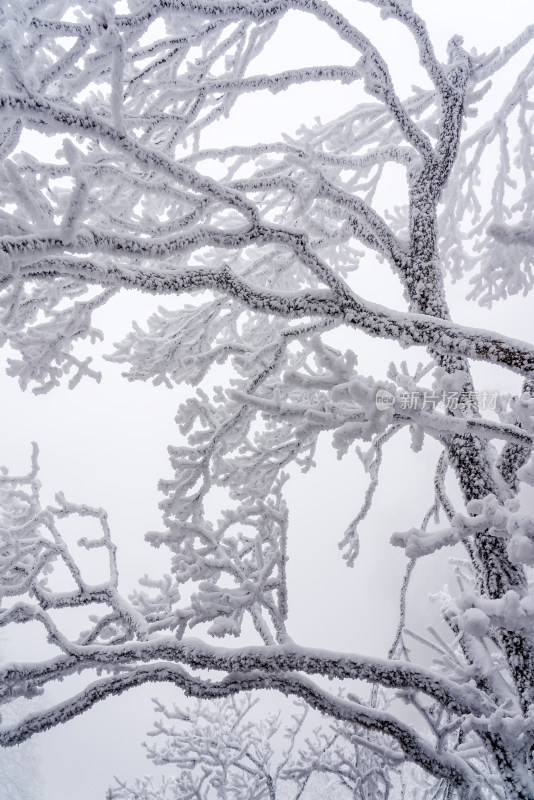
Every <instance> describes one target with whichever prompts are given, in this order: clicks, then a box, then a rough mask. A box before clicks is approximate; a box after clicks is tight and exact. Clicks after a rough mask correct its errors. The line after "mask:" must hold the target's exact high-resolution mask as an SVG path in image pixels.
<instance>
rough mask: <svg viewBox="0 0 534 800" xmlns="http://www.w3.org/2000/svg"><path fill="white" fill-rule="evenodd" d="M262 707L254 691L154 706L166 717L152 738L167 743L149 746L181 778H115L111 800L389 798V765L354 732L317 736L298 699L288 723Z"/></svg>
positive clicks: (341, 729) (331, 730) (322, 731)
mask: <svg viewBox="0 0 534 800" xmlns="http://www.w3.org/2000/svg"><path fill="white" fill-rule="evenodd" d="M259 702H260V700H259V698H258V697H253V695H251V694H250V693H246V694H245V695H244V696H241V697H237V698H236V697H231V698H224V699H222V700H216V701H206V700H197V701H196V703H195V704H194V705H189V706H187V707H183V706H176V705H175V706H174V708H172V709H169V708H167V707H166V706H165V705H163V704H162V703H160V702H159V701H155V704H156V710H157V711H158V714H159V715H160V717H159V719H158V720H157V721H156V723H155V725H154V730H153V731H152V732H150V733H149V736H153V737H156V738H158V739H159V740H161V739H162V740H163V741H162V742H161V741H160V742H159V743H158V744H155V745H150V744H145V747H146V748H147V753H148V757H149V758H150V760H151V761H152V762H153V764H155V765H158V766H167V767H168V766H172V767H173V768H174V769H175V770H176V772H175V774H170V775H168V776H167V777H164V778H161V779H160V780H157V779H155V778H153V777H151V776H144V777H143V778H139V779H137V780H136V781H135V782H134V783H132V784H128V783H127V782H125V781H121V780H119V779H116V782H117V784H118V785H117V786H116V787H115V788H113V789H110V790H109V792H108V797H109V800H139V798H142V799H143V800H187V799H188V798H192V797H195V798H197V799H198V800H213V798H226V799H227V800H252V799H253V798H254V800H261V798H264V800H281V798H284V799H285V798H287V800H297V798H302V800H311V799H312V798H316V797H324V796H325V794H328V795H331V796H334V797H336V798H339V800H342V798H347V800H350V798H352V797H361V798H367V797H369V798H376V800H380V798H384V797H387V794H388V788H389V778H388V777H387V773H386V771H385V769H384V763H383V761H382V760H381V759H380V758H378V756H377V755H376V754H373V753H371V752H369V750H368V749H367V748H366V747H362V746H361V744H359V741H363V740H362V739H361V735H360V737H358V736H357V735H356V732H355V730H354V728H352V729H350V730H349V726H339V725H332V726H328V727H326V726H324V725H323V726H316V727H315V728H314V729H313V730H311V729H310V726H309V721H308V722H307V716H308V712H309V709H308V707H307V706H306V705H305V704H303V703H302V702H300V703H299V702H298V701H297V702H296V705H295V704H293V706H292V710H293V713H292V714H290V711H291V707H290V708H289V709H285V711H286V712H287V716H288V717H289V718H288V719H287V721H284V718H285V716H286V714H285V713H284V716H283V715H282V710H279V711H278V712H277V713H269V714H268V715H267V716H266V717H263V718H262V719H259V720H258V719H257V718H256V717H257V714H258V708H257V704H258V703H259ZM255 707H256V711H255V712H254V711H253V709H254V708H255ZM251 712H252V713H251ZM360 734H361V732H360ZM354 737H356V740H357V741H354ZM395 766H396V767H397V771H398V772H400V771H399V770H398V765H395Z"/></svg>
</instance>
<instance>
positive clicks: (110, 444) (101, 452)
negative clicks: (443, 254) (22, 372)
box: [0, 0, 533, 800]
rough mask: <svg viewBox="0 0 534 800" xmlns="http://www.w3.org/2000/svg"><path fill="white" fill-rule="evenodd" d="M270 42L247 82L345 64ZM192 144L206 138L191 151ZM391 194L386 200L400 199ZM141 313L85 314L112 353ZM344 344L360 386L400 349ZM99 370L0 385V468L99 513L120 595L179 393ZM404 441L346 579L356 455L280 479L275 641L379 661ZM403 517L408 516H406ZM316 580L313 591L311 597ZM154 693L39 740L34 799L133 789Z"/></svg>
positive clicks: (407, 463)
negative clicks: (285, 618)
mask: <svg viewBox="0 0 534 800" xmlns="http://www.w3.org/2000/svg"><path fill="white" fill-rule="evenodd" d="M336 5H338V6H339V7H340V8H342V10H344V13H347V14H350V9H351V8H353V7H354V3H353V2H351V1H350V0H346V2H341V0H339V2H338V3H337V4H336ZM414 7H415V8H416V10H417V11H418V12H419V13H420V14H422V15H423V16H426V18H427V22H428V26H429V29H430V33H431V35H432V36H433V38H434V41H435V43H436V49H437V50H438V53H439V54H440V55H441V54H443V53H444V49H445V44H446V42H447V40H448V39H449V38H450V35H452V34H453V33H462V34H463V35H464V36H465V46H466V47H468V48H470V47H471V46H475V47H477V49H478V50H479V51H489V50H491V49H493V47H495V46H496V45H498V44H504V43H506V42H508V41H509V40H511V39H512V38H513V37H514V36H515V35H516V34H517V33H518V32H519V31H520V30H521V29H522V28H523V27H524V26H525V25H526V24H528V23H529V22H531V10H530V9H531V3H530V2H528V1H527V0H508V2H507V3H506V4H503V3H502V2H501V0H447V2H436V1H435V0H419V2H418V1H417V0H414ZM358 8H361V10H359V11H358V16H357V20H356V21H357V23H358V24H361V26H362V28H363V29H364V32H366V33H368V35H370V36H371V38H373V40H374V41H376V43H377V44H378V45H379V46H380V47H382V48H383V52H384V53H389V59H390V63H391V64H392V66H391V72H392V74H393V76H394V80H395V83H396V85H397V87H398V90H399V92H400V93H401V95H402V94H404V93H405V92H407V91H409V88H410V85H411V84H412V83H420V82H422V80H423V78H422V77H421V74H422V73H421V70H420V68H419V66H418V64H417V61H416V60H415V61H414V59H413V58H412V57H411V56H410V53H413V47H412V46H411V43H409V42H408V38H409V37H408V36H407V34H404V32H401V33H399V28H398V26H395V25H394V24H393V23H391V22H389V23H387V24H383V23H382V24H378V25H377V24H376V20H377V18H378V14H377V11H376V9H373V8H371V7H369V8H368V7H365V6H358ZM297 24H299V25H300V26H299V28H298V30H297V29H296V25H297ZM274 41H277V42H278V44H277V47H276V50H275V49H274V43H272V44H271V45H270V49H269V48H268V49H267V50H266V52H265V54H264V55H263V56H262V57H261V58H260V59H258V62H257V71H258V72H268V71H280V70H282V69H283V68H286V67H287V68H294V67H297V66H303V65H305V64H318V63H323V62H324V63H329V62H330V63H332V62H334V63H342V62H343V61H344V60H345V58H344V54H343V52H342V50H341V49H340V47H339V44H338V42H337V40H334V38H333V36H332V37H330V35H329V34H328V33H327V34H325V33H324V29H323V28H321V29H320V28H319V26H318V25H317V24H316V23H313V24H312V25H311V26H310V28H309V29H308V28H304V27H302V23H298V21H297V15H295V14H293V15H288V19H287V21H286V22H284V23H283V25H282V26H281V29H280V31H279V35H278V37H277V38H275V40H274ZM350 58H351V60H352V55H351V56H350ZM408 68H409V69H408ZM353 92H354V88H353V87H339V86H338V85H337V84H330V85H328V87H322V88H319V87H318V86H317V85H314V86H313V87H312V88H311V89H307V88H299V89H292V90H291V91H288V92H285V93H282V94H279V95H276V96H275V97H273V96H272V95H269V96H266V94H265V93H263V94H262V95H261V96H258V97H254V96H253V95H247V96H246V97H245V98H243V99H242V100H241V101H239V103H238V104H237V106H236V109H235V112H234V113H233V114H232V115H231V116H230V119H229V120H228V121H227V122H225V123H224V125H222V126H220V127H219V128H218V130H217V133H216V136H214V140H213V141H214V142H216V143H217V144H219V145H221V146H224V145H225V144H229V143H231V142H234V141H235V140H236V136H238V137H239V139H240V140H241V141H242V142H243V143H246V142H255V141H258V140H264V141H265V140H269V139H278V138H279V135H280V132H281V131H284V130H285V131H287V132H289V133H292V132H293V131H294V129H296V128H297V127H298V125H299V124H300V123H301V122H302V121H306V122H311V121H312V120H313V118H314V117H315V116H316V115H320V116H321V118H323V119H327V118H328V117H329V116H334V115H336V114H337V113H339V111H341V110H343V108H345V107H349V106H348V104H349V103H352V102H353V97H354V95H353ZM212 143H213V142H212ZM205 144H206V145H209V144H210V142H209V141H208V140H206V142H205ZM392 188H393V187H392ZM394 191H395V192H398V194H399V200H398V201H397V202H400V198H401V197H402V191H398V190H397V189H396V188H394ZM375 270H376V265H375V264H373V263H371V262H369V263H368V265H367V266H366V265H364V266H363V267H362V268H361V270H360V271H359V273H358V281H359V284H360V286H363V287H364V290H361V289H360V291H361V293H362V294H365V296H366V297H368V298H369V299H376V300H379V301H380V302H383V303H384V304H385V305H388V304H389V305H397V306H398V307H402V306H400V302H401V301H400V295H399V293H398V289H397V288H395V283H394V281H393V282H392V288H391V289H388V290H386V287H385V285H384V283H383V280H382V279H380V280H379V281H377V280H376V277H375V274H376V273H375ZM381 274H382V275H383V274H384V271H383V270H382V271H381ZM464 294H465V286H463V287H460V288H458V287H455V288H454V290H453V291H452V297H453V302H452V303H451V305H452V311H453V317H454V318H455V319H456V320H457V321H459V322H466V323H469V324H472V325H473V324H478V325H480V326H482V327H490V328H494V329H497V330H499V329H500V330H502V331H503V332H506V333H507V334H508V335H511V336H516V337H518V338H523V339H529V338H530V337H531V335H532V325H533V323H532V321H531V318H530V315H529V314H528V313H527V310H528V309H527V306H526V304H524V302H523V301H522V299H518V298H512V300H511V301H510V302H509V303H508V308H507V309H506V308H504V307H497V308H494V309H493V310H492V311H491V312H487V311H483V310H480V309H478V308H473V307H472V306H469V307H468V306H467V305H466V304H465V303H464V302H463V301H462V297H463V295H464ZM151 303H152V301H151V300H150V299H149V298H147V297H146V296H144V295H140V294H134V295H131V296H129V297H127V298H120V299H119V301H115V302H114V303H113V306H110V307H109V308H107V309H105V310H104V311H103V312H102V313H101V314H100V315H99V319H100V321H99V322H97V324H100V325H101V326H102V328H103V329H105V331H106V334H107V342H108V350H109V349H110V348H109V344H110V343H111V342H113V341H117V340H118V339H119V338H121V336H122V335H123V334H124V333H126V332H127V330H128V327H129V323H130V320H131V319H132V318H135V319H136V320H137V321H139V322H143V320H144V319H145V318H146V316H147V313H148V311H147V307H148V306H150V304H151ZM352 341H354V343H355V344H354V346H355V347H356V349H357V351H358V355H359V363H360V366H361V369H362V372H363V373H364V374H366V373H367V374H372V373H373V371H374V367H375V364H376V363H377V362H379V363H382V362H384V363H385V364H387V362H388V361H389V360H391V359H392V358H396V359H397V362H398V361H399V360H400V358H399V354H400V350H398V348H395V347H394V345H392V344H391V343H390V342H378V343H377V342H373V344H372V346H371V345H370V342H369V340H368V339H366V338H365V337H363V336H361V335H359V334H354V335H353V338H352V339H351V340H350V341H349V340H348V339H347V341H345V342H344V343H343V346H344V347H349V346H351V345H352ZM401 357H406V353H404V354H403V355H402V356H401ZM100 366H102V368H103V371H104V378H103V381H102V383H101V384H100V385H97V384H95V383H93V382H90V381H87V380H84V381H82V383H81V384H80V385H79V386H78V387H77V388H76V390H75V391H73V392H69V391H67V390H56V391H53V392H51V393H50V394H48V395H45V396H39V397H36V396H34V395H31V394H29V393H21V392H20V390H19V388H18V385H17V384H16V383H15V382H14V381H13V380H12V379H8V378H5V377H4V376H0V391H1V398H2V400H1V410H2V413H1V414H0V448H1V449H0V463H4V464H6V465H8V466H9V468H10V470H12V471H14V472H25V471H26V470H27V467H28V463H29V454H30V442H31V441H32V440H35V441H37V442H38V443H39V445H40V450H41V458H40V461H41V480H42V482H43V491H44V495H45V497H46V498H47V499H49V500H50V501H52V499H53V494H54V492H56V491H57V490H62V491H64V493H65V495H66V496H67V498H68V499H70V500H72V501H73V502H84V503H87V504H89V505H94V506H103V507H104V508H106V509H107V510H108V513H109V518H110V524H111V527H112V532H113V536H114V539H115V541H116V542H117V544H118V545H119V565H120V569H121V578H122V580H123V581H124V585H125V586H126V587H129V588H131V587H132V586H133V585H134V583H135V580H136V577H137V576H139V575H141V574H143V573H144V572H145V571H147V570H148V571H149V572H150V571H151V569H152V571H153V572H155V571H157V570H158V568H159V567H158V565H159V564H161V563H162V561H161V558H162V554H161V553H157V552H155V551H153V550H152V549H151V548H149V547H148V545H146V544H145V543H144V542H143V535H144V533H145V531H147V530H150V529H159V527H160V517H159V513H158V509H157V502H158V500H159V497H158V495H157V492H156V483H157V480H158V478H159V477H160V476H168V475H169V468H168V466H167V463H168V462H167V454H166V445H167V444H169V443H173V444H175V443H176V442H177V441H178V435H179V434H178V431H177V428H176V426H175V424H174V422H173V418H174V415H175V413H176V409H177V406H178V404H179V402H181V401H182V400H183V399H185V397H187V396H188V395H189V394H190V392H191V389H190V387H178V388H176V389H173V390H172V391H169V390H168V389H166V388H164V387H161V386H160V387H153V386H152V385H150V384H148V385H145V384H140V383H136V384H130V383H128V382H126V381H124V380H123V379H122V378H121V377H120V370H119V369H118V368H117V367H116V366H114V365H109V364H103V365H99V368H100ZM384 374H385V373H384V372H382V373H380V374H377V376H376V377H384ZM475 374H476V375H477V376H479V378H480V380H481V381H482V384H483V385H482V388H499V389H502V390H507V391H510V389H511V387H512V388H513V389H514V390H517V388H518V383H517V381H515V383H514V380H515V379H512V381H511V382H510V378H509V376H506V375H505V373H504V372H503V371H502V370H500V369H498V368H495V367H490V366H488V367H478V366H477V367H476V368H475ZM403 436H404V434H403ZM406 442H407V439H406V438H405V439H403V440H402V441H400V443H399V445H396V446H395V447H392V448H390V458H386V459H385V463H384V474H383V478H384V480H383V482H382V484H381V487H380V489H379V490H378V492H377V495H376V498H375V506H374V509H373V511H372V513H371V515H370V517H369V519H368V521H367V522H366V523H365V525H364V526H363V527H362V556H361V567H362V568H361V569H360V565H359V564H357V565H356V567H355V568H354V569H353V570H348V569H347V568H346V567H345V564H344V562H343V561H342V559H341V556H340V553H339V551H338V549H337V546H336V545H337V542H338V541H339V539H340V538H341V536H342V533H343V530H344V528H345V526H346V524H347V523H348V522H349V521H350V519H352V517H353V516H354V515H355V513H356V511H357V509H358V507H359V502H360V500H361V498H362V497H363V492H364V491H365V488H366V478H364V477H363V473H362V470H361V468H360V466H359V465H358V464H357V462H356V459H355V457H354V458H352V457H348V458H346V459H344V460H343V461H342V462H338V461H336V460H335V458H334V455H333V453H332V452H331V451H330V450H329V448H328V447H327V446H326V444H325V446H324V447H323V450H322V453H321V462H320V464H319V467H318V468H317V469H316V470H315V471H314V472H312V473H309V474H308V475H306V476H296V475H295V476H294V478H293V480H292V481H291V482H290V484H289V487H288V492H287V496H288V500H289V502H290V508H291V529H290V534H291V538H290V562H289V577H290V587H291V588H292V593H291V595H290V598H289V599H290V620H292V622H291V626H290V631H291V633H292V635H293V636H294V637H295V638H296V639H297V641H299V642H300V643H302V644H308V645H317V646H319V647H323V648H332V649H343V650H353V651H355V652H371V651H374V652H376V653H380V654H381V653H383V652H384V651H385V650H387V648H388V646H389V644H390V641H391V638H392V633H393V630H394V628H395V626H396V622H397V619H396V616H394V607H395V606H394V601H395V598H396V596H397V594H398V588H399V583H400V576H401V574H402V567H403V565H404V563H405V560H404V556H403V555H402V554H401V553H400V551H397V550H394V549H393V548H391V547H390V546H389V545H388V544H387V542H388V539H389V536H390V534H391V532H392V531H393V530H403V529H406V528H408V527H411V526H412V525H414V524H417V523H418V521H419V520H420V517H421V516H422V514H423V513H424V511H425V510H426V508H427V506H428V505H429V504H430V502H431V499H432V481H433V474H432V468H433V465H434V463H435V459H436V454H437V452H438V448H437V446H435V445H431V446H430V447H429V448H428V451H425V453H424V454H423V456H422V457H421V456H416V455H414V454H413V453H412V452H411V451H410V450H409V449H408V447H407V444H406ZM386 452H387V451H386ZM404 498H406V501H405V500H404ZM416 509H420V512H419V511H417V514H416V518H415V519H414V510H416ZM78 535H79V534H78V531H77V537H78ZM425 564H426V572H423V571H422V570H421V572H420V574H418V575H417V576H416V582H415V585H414V591H413V592H412V595H411V597H413V598H415V599H416V602H417V604H420V598H421V595H423V596H425V595H426V594H427V593H428V591H431V590H432V591H435V589H436V588H437V587H439V585H440V582H442V580H441V578H440V573H443V579H446V577H447V576H446V567H445V566H444V564H443V559H442V558H435V559H434V560H433V561H432V560H429V561H427V562H425ZM320 571H322V574H323V576H325V577H326V578H327V581H328V584H327V585H325V586H324V591H321V592H318V591H317V574H318V573H319V572H320ZM291 579H292V580H291ZM416 589H418V591H415V590H416ZM412 606H413V604H412ZM35 647H36V642H35V641H34V640H32V639H29V638H28V637H27V636H26V637H20V636H19V635H18V632H17V635H13V636H12V638H11V639H10V640H8V639H6V638H5V637H4V638H3V639H2V640H1V641H0V648H1V650H2V656H3V657H4V658H6V659H7V660H15V659H17V658H25V659H26V658H31V657H33V652H34V649H35ZM39 647H40V648H41V645H40V644H39ZM40 651H41V652H44V649H43V650H40ZM156 693H157V696H158V697H161V698H169V699H170V698H173V699H175V697H176V692H175V690H173V689H172V688H170V687H161V686H158V687H157V689H154V688H152V687H145V688H143V689H139V690H136V691H135V692H130V693H129V694H127V695H125V696H123V697H121V698H114V699H112V700H110V701H108V702H107V703H106V704H105V705H101V706H100V707H97V708H95V709H93V710H92V711H91V712H89V713H87V714H86V715H84V717H82V718H79V719H76V720H74V721H72V722H70V723H68V724H67V725H64V726H62V727H61V728H60V729H58V730H55V731H52V732H49V733H46V734H43V735H41V736H40V737H38V742H39V746H40V750H41V754H42V764H41V769H42V776H43V781H44V784H43V788H44V800H96V798H103V797H104V793H105V789H106V787H107V786H108V785H110V783H111V782H112V776H113V774H117V775H119V776H121V777H122V778H133V777H135V776H136V775H141V774H143V773H144V772H149V771H151V768H150V766H149V765H148V764H147V763H145V761H144V755H143V752H142V750H141V748H140V743H141V741H142V739H143V738H144V734H145V732H146V730H148V728H149V727H150V726H151V724H152V716H153V715H152V711H151V704H150V702H149V698H150V697H151V696H152V695H153V694H156ZM0 758H1V754H0Z"/></svg>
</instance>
